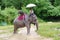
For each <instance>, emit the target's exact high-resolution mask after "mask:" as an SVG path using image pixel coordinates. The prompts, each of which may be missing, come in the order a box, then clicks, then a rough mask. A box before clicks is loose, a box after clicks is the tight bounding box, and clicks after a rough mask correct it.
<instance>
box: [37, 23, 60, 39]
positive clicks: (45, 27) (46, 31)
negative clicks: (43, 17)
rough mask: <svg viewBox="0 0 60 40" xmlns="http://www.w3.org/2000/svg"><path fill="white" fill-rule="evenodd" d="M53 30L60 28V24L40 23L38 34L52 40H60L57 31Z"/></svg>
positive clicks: (59, 32)
mask: <svg viewBox="0 0 60 40" xmlns="http://www.w3.org/2000/svg"><path fill="white" fill-rule="evenodd" d="M55 28H60V23H40V24H39V30H38V34H40V35H42V36H45V37H52V38H54V40H60V36H58V34H60V31H59V30H55Z"/></svg>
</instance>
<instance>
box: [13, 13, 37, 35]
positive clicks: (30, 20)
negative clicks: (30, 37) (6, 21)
mask: <svg viewBox="0 0 60 40" xmlns="http://www.w3.org/2000/svg"><path fill="white" fill-rule="evenodd" d="M24 15H25V18H24V20H18V19H17V18H18V17H17V18H15V19H14V22H13V25H14V33H17V29H18V28H23V27H26V28H27V34H29V33H30V28H31V24H34V25H36V31H37V30H38V20H37V16H36V15H35V14H32V15H28V14H26V13H25V14H24Z"/></svg>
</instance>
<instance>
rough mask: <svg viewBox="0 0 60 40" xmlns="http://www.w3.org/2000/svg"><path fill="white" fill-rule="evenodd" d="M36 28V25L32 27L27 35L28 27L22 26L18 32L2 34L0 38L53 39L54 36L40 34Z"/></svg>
mask: <svg viewBox="0 0 60 40" xmlns="http://www.w3.org/2000/svg"><path fill="white" fill-rule="evenodd" d="M35 30H36V28H35V26H34V27H31V30H30V34H29V35H27V31H26V28H21V29H20V31H19V32H18V33H17V34H13V33H10V34H1V35H0V40H53V39H52V38H46V37H42V36H40V35H38V34H37V33H36V32H35Z"/></svg>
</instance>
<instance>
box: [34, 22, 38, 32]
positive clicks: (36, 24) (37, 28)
mask: <svg viewBox="0 0 60 40" xmlns="http://www.w3.org/2000/svg"><path fill="white" fill-rule="evenodd" d="M35 25H36V29H37V30H38V23H35ZM37 30H36V31H37Z"/></svg>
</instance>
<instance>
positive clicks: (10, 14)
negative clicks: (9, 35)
mask: <svg viewBox="0 0 60 40" xmlns="http://www.w3.org/2000/svg"><path fill="white" fill-rule="evenodd" d="M17 15H18V14H17V10H16V9H15V8H14V7H12V6H11V7H8V8H7V7H6V8H5V10H2V11H1V13H0V16H1V17H0V22H2V21H3V22H7V23H11V22H12V20H13V19H14V18H15V17H16V16H17Z"/></svg>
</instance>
